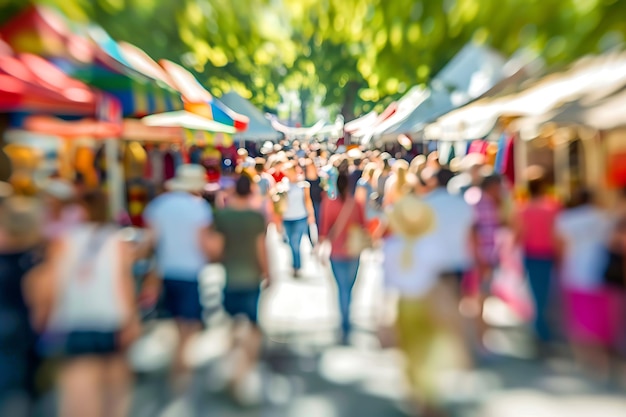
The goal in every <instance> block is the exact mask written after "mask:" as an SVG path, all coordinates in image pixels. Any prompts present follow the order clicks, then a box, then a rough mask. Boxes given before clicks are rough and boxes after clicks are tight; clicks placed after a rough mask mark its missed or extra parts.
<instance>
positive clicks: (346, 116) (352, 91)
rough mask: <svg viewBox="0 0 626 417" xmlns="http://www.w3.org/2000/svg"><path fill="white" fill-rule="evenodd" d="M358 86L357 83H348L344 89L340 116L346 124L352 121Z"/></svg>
mask: <svg viewBox="0 0 626 417" xmlns="http://www.w3.org/2000/svg"><path fill="white" fill-rule="evenodd" d="M359 88H360V84H359V83H358V82H357V81H349V82H348V84H346V87H345V92H346V95H345V98H344V100H343V105H342V106H341V115H342V116H343V120H345V122H346V123H348V122H349V121H351V120H354V107H355V105H356V97H357V94H358V93H359Z"/></svg>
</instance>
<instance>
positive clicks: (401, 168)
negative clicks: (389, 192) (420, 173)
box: [395, 160, 409, 194]
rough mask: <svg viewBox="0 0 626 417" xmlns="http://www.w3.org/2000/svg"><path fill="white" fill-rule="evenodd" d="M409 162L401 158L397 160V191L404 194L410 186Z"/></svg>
mask: <svg viewBox="0 0 626 417" xmlns="http://www.w3.org/2000/svg"><path fill="white" fill-rule="evenodd" d="M408 177H409V163H408V162H406V161H404V160H401V161H397V162H396V184H395V186H396V192H398V193H399V194H404V193H406V192H407V191H408V188H409V178H408Z"/></svg>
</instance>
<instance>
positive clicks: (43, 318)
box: [22, 241, 63, 331]
mask: <svg viewBox="0 0 626 417" xmlns="http://www.w3.org/2000/svg"><path fill="white" fill-rule="evenodd" d="M62 250H63V244H62V243H61V242H60V241H53V242H51V243H50V244H49V246H48V251H47V254H46V258H45V260H44V262H42V263H41V264H39V265H38V266H36V267H35V268H33V269H32V270H31V271H30V272H29V273H28V275H27V276H26V278H25V279H24V283H23V285H22V288H23V292H24V298H25V300H26V303H27V305H28V306H29V310H30V312H31V321H32V324H33V327H34V328H35V329H36V330H39V331H43V330H45V328H46V325H47V323H48V320H49V319H50V315H51V314H52V310H53V308H54V302H55V300H56V297H57V279H58V277H57V274H56V273H55V271H56V269H57V265H58V262H59V259H60V256H61V255H62Z"/></svg>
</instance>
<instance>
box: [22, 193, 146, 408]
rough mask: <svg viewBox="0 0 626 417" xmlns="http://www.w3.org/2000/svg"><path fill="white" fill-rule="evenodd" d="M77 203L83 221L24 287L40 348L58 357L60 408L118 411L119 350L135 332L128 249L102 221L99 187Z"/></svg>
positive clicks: (123, 401)
mask: <svg viewBox="0 0 626 417" xmlns="http://www.w3.org/2000/svg"><path fill="white" fill-rule="evenodd" d="M83 202H84V205H85V208H86V212H87V213H88V218H89V221H88V222H87V223H84V224H81V225H78V226H76V227H75V228H74V229H72V230H71V231H69V232H67V233H65V234H63V235H61V236H60V237H59V238H58V240H56V241H55V242H54V243H53V244H52V245H51V248H50V252H49V254H48V256H47V259H46V261H45V262H44V264H43V265H42V266H41V267H40V268H38V269H37V270H35V271H34V272H33V276H32V278H30V282H28V283H27V294H29V297H28V298H29V300H30V303H31V308H32V313H33V322H34V323H35V325H36V326H37V327H38V328H39V330H40V331H42V332H43V334H44V336H43V337H42V346H43V348H44V350H45V352H46V353H47V354H48V355H52V356H55V357H59V358H60V359H62V364H61V368H60V372H59V382H58V384H59V388H60V396H61V398H60V412H59V415H61V416H63V417H86V416H104V415H106V416H112V417H123V416H126V415H127V412H128V407H129V405H130V393H131V384H130V382H131V373H130V369H129V367H128V363H127V361H126V359H125V356H124V350H125V349H126V348H127V347H129V345H130V343H131V342H132V341H133V340H134V338H135V337H137V336H138V335H139V319H138V315H137V312H136V303H135V294H134V292H135V291H134V281H133V279H132V251H131V250H130V248H129V247H127V246H126V245H127V244H126V243H125V242H124V241H123V239H122V237H121V236H120V233H119V231H118V229H117V228H116V227H115V225H112V224H111V223H109V222H108V210H107V207H108V204H107V201H106V197H105V196H104V194H103V193H102V192H99V191H96V192H89V193H87V194H86V195H85V196H84V197H83Z"/></svg>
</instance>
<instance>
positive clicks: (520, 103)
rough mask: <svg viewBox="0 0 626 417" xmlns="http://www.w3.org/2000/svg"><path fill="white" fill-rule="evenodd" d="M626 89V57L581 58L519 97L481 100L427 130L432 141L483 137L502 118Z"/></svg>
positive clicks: (540, 111) (543, 111)
mask: <svg viewBox="0 0 626 417" xmlns="http://www.w3.org/2000/svg"><path fill="white" fill-rule="evenodd" d="M622 85H626V54H618V55H615V54H612V55H607V56H602V57H596V58H584V59H582V60H580V61H578V62H577V63H576V64H575V65H574V66H573V67H572V68H571V69H569V70H568V71H564V72H561V73H556V74H553V75H550V76H547V77H544V78H543V79H541V80H540V81H539V82H537V83H536V84H535V85H533V86H532V87H530V88H528V89H527V90H524V91H522V92H520V93H518V94H513V95H509V96H505V97H501V98H497V99H482V100H479V101H476V102H474V103H471V104H469V105H467V106H465V107H462V108H459V109H457V110H454V111H452V112H450V113H448V114H446V115H445V116H443V117H441V118H439V119H438V120H437V122H436V123H435V124H434V125H432V126H429V128H428V129H427V132H426V135H427V137H429V138H431V139H440V140H450V141H455V140H465V139H477V138H481V137H485V136H486V135H487V134H488V133H489V132H490V131H491V130H492V129H493V128H494V126H495V124H496V123H497V121H498V119H499V118H500V117H503V116H514V117H517V116H522V117H524V116H525V117H537V118H540V116H542V115H545V114H546V113H548V112H550V111H551V110H553V109H555V108H556V107H558V106H560V105H563V104H565V103H568V102H571V101H574V100H576V99H578V98H580V97H582V96H585V95H588V94H595V95H597V96H602V95H606V94H607V93H608V92H610V91H615V90H616V89H617V88H619V87H620V86H622Z"/></svg>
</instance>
